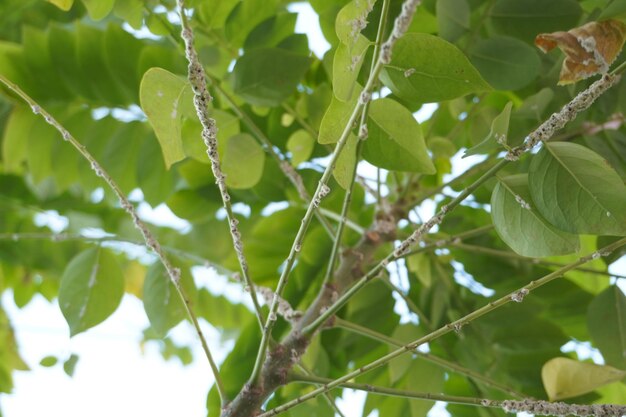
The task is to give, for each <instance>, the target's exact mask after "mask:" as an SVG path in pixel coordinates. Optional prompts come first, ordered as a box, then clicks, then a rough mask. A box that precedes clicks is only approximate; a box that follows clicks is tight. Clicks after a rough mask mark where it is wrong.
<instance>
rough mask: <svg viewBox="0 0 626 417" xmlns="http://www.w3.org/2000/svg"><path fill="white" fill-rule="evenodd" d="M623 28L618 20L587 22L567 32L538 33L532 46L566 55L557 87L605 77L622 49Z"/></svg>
mask: <svg viewBox="0 0 626 417" xmlns="http://www.w3.org/2000/svg"><path fill="white" fill-rule="evenodd" d="M625 37H626V25H625V24H624V23H622V22H620V21H619V20H613V19H611V20H605V21H602V22H590V23H587V24H585V25H583V26H580V27H577V28H574V29H571V30H568V31H567V32H553V33H541V34H539V35H537V37H536V38H535V45H537V47H539V49H541V50H542V51H543V52H549V51H551V50H552V49H554V48H556V47H559V49H561V50H562V51H563V52H564V53H565V61H563V67H562V68H561V75H560V77H559V85H564V84H572V83H575V82H577V81H580V80H583V79H585V78H588V77H591V76H592V75H595V74H599V73H606V72H607V71H608V70H609V67H610V65H611V64H612V63H613V61H615V58H617V55H619V53H620V51H621V50H622V46H623V45H624V39H625Z"/></svg>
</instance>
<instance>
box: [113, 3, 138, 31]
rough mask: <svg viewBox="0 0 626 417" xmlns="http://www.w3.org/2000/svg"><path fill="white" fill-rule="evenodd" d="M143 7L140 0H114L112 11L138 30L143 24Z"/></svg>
mask: <svg viewBox="0 0 626 417" xmlns="http://www.w3.org/2000/svg"><path fill="white" fill-rule="evenodd" d="M143 8H144V4H143V1H142V0H124V1H116V2H115V7H114V9H113V13H114V14H115V15H116V16H117V17H119V18H121V19H123V20H125V21H126V22H127V23H128V24H129V25H130V26H131V27H132V28H133V29H135V30H139V29H140V28H141V25H142V24H143Z"/></svg>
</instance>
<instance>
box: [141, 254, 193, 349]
mask: <svg viewBox="0 0 626 417" xmlns="http://www.w3.org/2000/svg"><path fill="white" fill-rule="evenodd" d="M143 308H144V310H145V311H146V315H147V316H148V319H149V320H150V327H151V328H152V329H153V330H154V331H155V332H156V333H157V335H158V336H160V337H164V336H165V335H166V334H167V332H168V331H169V330H170V329H171V328H172V327H174V326H176V325H177V324H178V323H180V321H181V320H183V319H184V318H185V306H184V305H183V302H182V301H181V299H180V296H179V295H178V291H177V290H176V287H174V284H173V283H172V280H171V279H170V277H169V275H168V274H167V272H166V271H165V267H164V266H163V265H162V264H161V263H160V262H157V263H155V264H153V265H152V266H150V268H149V269H148V272H147V273H146V278H145V281H144V284H143Z"/></svg>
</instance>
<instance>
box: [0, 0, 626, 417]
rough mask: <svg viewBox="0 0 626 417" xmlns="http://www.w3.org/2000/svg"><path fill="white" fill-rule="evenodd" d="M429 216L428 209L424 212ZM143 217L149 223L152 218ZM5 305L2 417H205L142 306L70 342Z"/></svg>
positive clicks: (312, 23) (347, 408) (41, 313)
mask: <svg viewBox="0 0 626 417" xmlns="http://www.w3.org/2000/svg"><path fill="white" fill-rule="evenodd" d="M290 10H291V11H294V12H298V13H299V18H298V21H297V24H296V31H297V32H300V33H307V34H308V36H309V42H310V46H311V49H312V50H313V51H314V53H315V54H316V55H317V56H319V57H321V56H323V54H324V52H325V51H326V50H327V49H328V48H329V45H328V43H327V42H326V41H325V39H324V37H323V35H322V33H321V30H320V29H319V24H318V20H317V16H316V15H315V13H314V12H313V10H312V9H311V8H310V6H309V5H308V4H306V3H298V4H294V5H292V6H290ZM435 109H436V105H429V106H425V108H424V110H423V111H422V112H420V114H418V115H416V118H417V119H418V120H419V121H420V122H421V121H423V120H425V119H427V118H428V117H430V114H432V112H433V111H434V110H435ZM467 162H468V161H467V160H464V161H463V163H457V164H454V170H455V172H453V174H454V175H457V174H458V173H460V170H462V169H463V167H462V165H465V164H466V163H467ZM360 169H365V171H367V172H366V173H365V174H366V175H367V176H372V175H371V174H372V170H371V168H370V169H367V168H366V167H365V166H364V167H363V168H360ZM374 176H375V175H374ZM432 209H433V207H428V208H427V209H426V210H427V211H431V210H432ZM159 210H164V209H162V208H161V209H159ZM166 211H169V210H166ZM143 213H144V214H145V215H146V217H151V215H150V214H151V213H150V210H144V211H143ZM157 213H159V212H157ZM153 214H154V213H153ZM163 216H165V217H168V216H172V217H171V218H172V219H173V220H175V217H174V216H173V215H172V214H171V212H169V213H165V214H163V212H160V213H159V214H158V216H154V217H160V218H163ZM181 225H183V226H184V223H181ZM613 270H614V272H617V271H626V260H625V259H622V260H621V261H620V262H619V265H614V266H613ZM196 272H197V271H196ZM621 273H624V272H621ZM201 275H203V274H201ZM199 278H200V280H201V281H204V282H205V283H209V282H210V281H211V280H213V281H215V279H214V278H215V277H211V276H207V275H203V276H201V277H199ZM223 282H224V281H221V280H220V283H218V284H215V283H214V284H213V285H209V287H210V288H212V289H216V288H219V287H220V286H221V285H223ZM231 295H232V291H231ZM2 305H3V307H4V308H5V309H6V311H7V313H8V314H9V317H10V319H11V322H12V324H13V326H14V328H15V330H16V336H17V340H18V344H19V347H20V352H21V353H22V356H23V358H24V359H25V360H26V362H27V363H28V365H29V366H30V367H31V370H30V371H28V372H15V373H14V374H13V375H14V382H15V389H14V392H13V393H12V394H10V395H1V396H0V406H1V407H2V410H3V411H4V413H5V417H18V416H19V417H21V416H41V415H49V416H63V417H84V416H86V415H88V416H90V417H110V416H113V415H114V416H117V417H125V416H151V417H171V416H187V417H195V416H205V415H206V407H205V401H206V395H207V392H208V389H209V387H210V386H211V384H212V377H211V372H210V370H209V368H208V365H207V363H206V360H205V359H204V356H203V355H202V352H201V351H200V349H199V348H195V349H196V350H195V351H194V354H195V358H196V360H195V361H194V363H193V364H192V365H190V366H181V364H180V362H179V361H178V360H176V359H174V360H170V361H168V362H165V361H164V360H163V358H162V357H161V355H160V353H159V352H158V348H157V346H156V344H155V343H154V342H152V343H150V344H148V345H146V346H145V350H144V352H141V350H140V346H139V340H140V339H141V333H142V331H143V330H144V329H145V328H146V327H147V326H148V324H149V323H148V320H147V318H146V315H145V312H144V310H143V306H142V304H141V302H140V301H139V300H137V299H136V298H135V297H133V296H130V295H126V296H125V297H124V300H123V302H122V304H121V306H120V308H119V309H118V310H117V311H116V312H115V313H114V314H113V315H112V316H111V317H110V318H109V319H107V320H106V321H105V322H104V323H102V324H101V325H99V326H96V327H95V328H93V329H90V330H88V331H87V332H86V333H83V334H80V335H78V336H76V337H74V338H72V339H70V338H69V331H68V327H67V324H66V322H65V320H64V318H63V316H62V315H61V312H60V310H59V308H58V305H57V304H56V302H55V303H48V302H47V301H46V300H45V299H43V297H41V296H36V297H35V298H34V299H33V301H32V302H31V303H30V304H29V305H28V306H27V307H26V308H23V309H21V310H20V309H18V308H17V307H16V306H15V304H14V303H13V299H12V296H11V294H9V293H5V294H4V296H3V298H2ZM203 325H204V324H203ZM204 327H206V329H205V334H206V335H207V336H208V339H209V340H208V342H209V345H210V346H211V347H212V350H213V352H214V354H215V355H216V357H217V359H218V361H221V360H223V358H224V357H225V356H226V354H227V352H228V351H227V348H226V347H224V346H220V342H219V337H218V334H217V332H216V331H215V330H214V329H212V328H209V326H204ZM171 335H172V337H173V338H174V339H175V340H177V341H179V342H188V344H189V345H190V346H197V345H198V344H197V343H196V336H195V334H194V332H193V330H192V329H191V327H190V326H189V325H188V324H186V323H184V324H182V325H179V326H178V327H176V328H175V329H174V330H173V331H172V333H171ZM72 353H74V354H77V355H79V356H80V359H79V361H78V364H77V366H76V372H75V374H74V377H73V378H70V377H68V376H67V375H65V373H64V372H63V369H62V366H61V362H60V363H59V364H57V365H56V366H54V367H52V368H45V367H42V366H40V365H39V361H40V360H41V359H42V358H44V357H45V356H48V355H55V356H59V357H60V358H61V359H63V358H65V357H69V355H70V354H72ZM581 353H583V354H584V351H583V352H581ZM363 398H364V395H363V394H362V393H354V392H348V393H347V394H346V395H345V399H344V400H340V401H339V402H338V404H339V406H340V407H341V409H342V410H343V411H344V412H345V414H346V415H347V416H348V417H350V416H357V415H359V416H360V414H361V411H360V410H361V407H362V403H363ZM436 409H437V411H436V413H435V414H437V415H445V414H447V413H446V412H445V410H443V407H442V406H441V404H439V405H438V406H437V407H436Z"/></svg>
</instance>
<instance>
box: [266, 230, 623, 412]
mask: <svg viewBox="0 0 626 417" xmlns="http://www.w3.org/2000/svg"><path fill="white" fill-rule="evenodd" d="M624 245H626V238H622V239H620V240H618V241H615V242H613V243H612V244H610V245H607V246H605V247H604V248H602V249H600V250H597V251H595V252H593V253H591V254H589V255H587V256H584V257H582V258H580V259H579V260H577V261H576V262H573V263H571V264H569V265H567V266H565V267H563V268H560V269H558V270H557V271H554V272H552V273H550V274H548V275H545V276H544V277H542V278H540V279H538V280H536V281H531V282H530V283H529V284H528V285H526V286H524V287H521V288H520V289H518V290H516V291H513V292H511V293H509V294H507V295H505V296H503V297H501V298H499V299H497V300H495V301H492V302H490V303H489V304H487V305H485V306H483V307H481V308H479V309H477V310H475V311H473V312H471V313H469V314H467V315H466V316H464V317H462V318H460V319H458V320H455V321H453V322H451V323H448V324H446V325H445V326H442V327H440V328H439V329H437V330H435V331H434V332H431V333H429V334H428V335H426V336H423V337H421V338H419V339H417V340H415V341H413V342H411V343H409V344H407V345H404V346H402V347H401V348H399V349H397V350H394V351H393V352H391V353H389V354H387V355H385V356H383V357H381V358H379V359H377V360H375V361H373V362H370V363H369V364H367V365H364V366H362V367H360V368H359V369H357V370H355V371H352V372H349V373H347V374H346V375H344V376H342V377H341V378H337V379H335V380H333V381H331V382H328V383H327V384H325V385H324V386H322V387H320V388H317V389H315V390H313V391H311V392H309V393H307V394H304V395H302V396H300V397H298V398H296V399H294V400H291V401H288V402H286V403H285V404H283V405H280V406H278V407H276V408H274V409H272V410H270V411H268V412H266V413H264V414H262V415H261V416H259V417H270V416H274V415H277V414H279V413H282V412H283V411H286V410H288V409H290V408H292V407H295V406H296V405H298V404H300V403H302V402H304V401H306V400H309V399H311V398H314V397H316V396H318V395H319V394H321V393H324V392H326V391H328V390H330V389H333V388H335V387H337V386H340V385H342V384H343V383H345V382H348V381H350V380H351V379H353V378H356V377H358V376H359V375H362V374H364V373H366V372H369V371H371V370H373V369H376V368H379V367H381V366H383V365H385V364H387V363H388V362H389V361H391V360H392V359H395V358H397V357H399V356H401V355H403V354H405V353H407V352H411V351H414V350H415V349H417V348H418V347H419V346H421V345H423V344H425V343H429V342H432V341H433V340H435V339H438V338H439V337H441V336H443V335H445V334H448V333H450V332H452V331H454V332H460V331H461V329H462V328H463V326H465V325H467V324H468V323H471V322H472V321H474V320H476V319H478V318H480V317H482V316H483V315H485V314H487V313H490V312H492V311H494V310H496V309H498V308H500V307H502V306H503V305H505V304H508V303H510V302H512V301H513V302H522V301H523V299H524V297H525V296H526V295H528V294H529V293H530V292H531V291H533V290H534V289H536V288H538V287H540V286H542V285H545V284H547V283H549V282H550V281H553V280H555V279H557V278H559V277H561V276H563V274H565V273H566V272H568V271H570V270H572V269H574V268H576V267H578V266H580V265H583V264H585V263H587V262H589V261H591V260H593V259H598V258H599V257H601V256H608V255H610V254H611V253H612V252H613V251H614V250H615V249H617V248H620V247H621V246H624Z"/></svg>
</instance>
